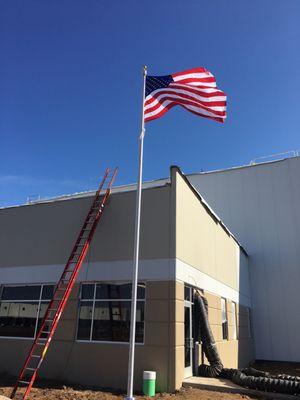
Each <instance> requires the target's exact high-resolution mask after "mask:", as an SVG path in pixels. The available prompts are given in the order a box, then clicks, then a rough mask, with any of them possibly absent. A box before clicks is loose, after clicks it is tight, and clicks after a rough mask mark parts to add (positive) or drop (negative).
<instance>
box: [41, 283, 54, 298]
mask: <svg viewBox="0 0 300 400" xmlns="http://www.w3.org/2000/svg"><path fill="white" fill-rule="evenodd" d="M53 293H54V285H44V286H43V291H42V299H43V300H51V299H52V297H53Z"/></svg>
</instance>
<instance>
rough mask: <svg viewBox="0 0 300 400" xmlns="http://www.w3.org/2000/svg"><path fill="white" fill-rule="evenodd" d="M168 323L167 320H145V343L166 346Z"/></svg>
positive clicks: (167, 343) (168, 340)
mask: <svg viewBox="0 0 300 400" xmlns="http://www.w3.org/2000/svg"><path fill="white" fill-rule="evenodd" d="M169 342H170V325H169V323H168V322H146V324H145V344H147V345H149V346H168V345H169Z"/></svg>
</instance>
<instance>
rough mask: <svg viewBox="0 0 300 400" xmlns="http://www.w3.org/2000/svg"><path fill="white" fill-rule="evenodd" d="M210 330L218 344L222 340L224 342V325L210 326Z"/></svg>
mask: <svg viewBox="0 0 300 400" xmlns="http://www.w3.org/2000/svg"><path fill="white" fill-rule="evenodd" d="M210 328H211V331H212V334H213V335H214V338H215V341H216V342H220V341H221V340H223V336H222V325H210Z"/></svg>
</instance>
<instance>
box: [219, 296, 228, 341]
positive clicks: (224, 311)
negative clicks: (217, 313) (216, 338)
mask: <svg viewBox="0 0 300 400" xmlns="http://www.w3.org/2000/svg"><path fill="white" fill-rule="evenodd" d="M221 313H222V334H223V339H224V340H226V339H228V320H227V307H226V300H225V299H223V298H221Z"/></svg>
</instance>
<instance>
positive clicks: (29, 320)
mask: <svg viewBox="0 0 300 400" xmlns="http://www.w3.org/2000/svg"><path fill="white" fill-rule="evenodd" d="M53 292H54V285H27V286H3V287H2V293H1V301H0V336H5V337H19V338H34V337H35V335H36V331H37V329H38V327H39V324H40V323H41V322H42V318H43V316H44V314H45V311H46V308H47V306H48V303H49V301H50V300H51V298H52V297H53Z"/></svg>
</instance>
